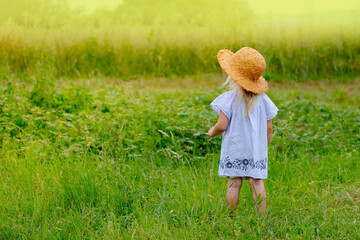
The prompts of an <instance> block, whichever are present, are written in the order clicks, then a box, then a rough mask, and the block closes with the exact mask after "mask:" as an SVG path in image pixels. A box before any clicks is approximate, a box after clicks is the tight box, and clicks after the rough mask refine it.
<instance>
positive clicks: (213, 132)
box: [206, 110, 229, 137]
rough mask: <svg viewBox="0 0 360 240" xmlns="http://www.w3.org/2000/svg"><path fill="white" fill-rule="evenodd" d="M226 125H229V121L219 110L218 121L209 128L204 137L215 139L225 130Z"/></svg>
mask: <svg viewBox="0 0 360 240" xmlns="http://www.w3.org/2000/svg"><path fill="white" fill-rule="evenodd" d="M228 124H229V119H228V118H227V117H226V115H225V114H224V113H223V112H222V111H221V110H220V115H219V119H218V121H217V123H216V124H215V126H213V127H212V128H210V130H209V131H208V132H207V133H206V136H209V137H216V136H218V135H220V134H221V133H223V132H224V131H225V130H226V129H227V127H228Z"/></svg>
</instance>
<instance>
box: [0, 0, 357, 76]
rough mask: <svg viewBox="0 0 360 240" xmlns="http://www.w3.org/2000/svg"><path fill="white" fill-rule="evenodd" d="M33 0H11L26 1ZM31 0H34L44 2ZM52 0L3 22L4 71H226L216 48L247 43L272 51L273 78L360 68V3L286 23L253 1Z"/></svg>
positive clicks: (0, 61)
mask: <svg viewBox="0 0 360 240" xmlns="http://www.w3.org/2000/svg"><path fill="white" fill-rule="evenodd" d="M29 1H30V0H26V1H24V0H14V1H12V2H13V3H12V4H13V5H14V6H27V5H26V4H25V3H27V4H30V3H29ZM32 1H35V3H36V4H33V5H34V6H36V5H37V4H40V3H41V2H43V1H40V0H32ZM19 2H20V3H22V2H24V5H21V4H19ZM45 2H47V1H45ZM45 2H44V3H43V4H45ZM47 4H48V5H49V6H48V5H46V4H45V5H44V6H45V7H42V8H39V9H45V10H46V11H45V10H44V11H45V13H43V14H42V13H41V11H40V10H39V11H40V13H36V14H35V13H34V16H37V17H33V18H32V16H33V15H32V14H31V15H26V14H25V13H24V11H25V10H24V11H22V10H21V9H19V11H18V12H17V14H19V16H13V17H12V18H11V19H10V20H7V21H2V23H1V24H0V70H1V71H0V74H1V75H0V78H4V77H6V78H8V77H9V75H10V76H15V77H17V78H22V79H25V80H27V81H31V79H34V78H36V77H37V76H38V74H39V66H42V65H45V64H47V65H49V67H48V68H47V69H49V72H48V73H49V74H50V75H55V77H67V78H76V77H93V76H108V77H120V78H125V79H127V78H133V77H146V78H148V77H154V76H156V77H172V76H186V75H196V74H202V73H219V72H221V69H220V67H219V66H218V64H217V60H216V54H217V52H218V51H219V50H220V49H223V48H228V49H230V50H232V51H236V50H238V49H239V48H241V47H243V46H251V47H253V48H256V49H257V50H259V51H260V52H261V53H262V54H263V55H264V57H265V59H266V61H267V70H266V72H265V77H266V78H267V79H288V78H291V79H296V80H304V79H305V80H306V79H309V78H315V79H319V78H353V77H354V76H358V75H359V69H360V65H359V63H360V59H359V56H360V45H359V41H358V39H359V36H360V30H359V28H358V25H359V21H360V19H359V16H360V15H359V14H358V13H357V12H354V13H352V14H353V17H352V18H350V17H349V18H350V19H351V20H348V21H345V22H339V23H337V24H332V25H331V27H330V26H329V25H330V24H329V23H326V22H325V23H319V22H316V21H315V20H314V21H310V20H309V21H308V22H307V23H305V24H303V25H301V24H300V25H296V24H295V25H292V26H291V25H290V26H288V25H286V22H287V21H288V19H284V20H282V21H275V22H273V21H271V19H266V20H260V18H259V16H256V15H255V14H254V13H253V12H252V11H251V9H250V8H249V6H248V5H247V4H246V2H243V1H236V0H231V1H220V0H212V1H211V4H210V3H209V1H208V0H201V1H195V2H194V1H179V0H176V1H163V0H156V1H151V4H149V3H148V1H143V0H136V1H135V0H134V1H125V2H124V3H123V4H121V5H119V7H118V8H116V9H114V10H102V11H97V12H95V13H93V14H90V15H85V14H83V15H78V14H76V12H73V11H71V10H69V9H68V8H66V6H57V5H56V4H55V2H53V1H50V2H48V3H47ZM13 5H11V6H13ZM41 6H42V5H41ZM19 8H20V7H19ZM0 9H1V8H0ZM4 9H6V8H4ZM37 9H38V8H37ZM29 11H30V10H29ZM4 16H7V15H6V14H4ZM24 16H26V18H25V17H24ZM332 17H333V18H336V16H334V15H332ZM2 69H7V70H6V71H2ZM50 69H51V71H50Z"/></svg>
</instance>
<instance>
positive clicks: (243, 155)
mask: <svg viewBox="0 0 360 240" xmlns="http://www.w3.org/2000/svg"><path fill="white" fill-rule="evenodd" d="M217 58H218V61H219V64H220V66H221V67H222V69H223V70H224V71H225V72H226V73H227V74H228V76H229V77H228V79H227V81H226V82H225V85H228V86H229V87H230V91H229V92H225V93H223V94H221V95H220V96H218V97H217V98H216V99H215V100H214V101H213V102H212V103H211V104H210V106H211V108H212V109H213V110H214V111H215V112H216V113H217V114H218V115H219V119H218V121H217V123H216V124H215V126H213V127H212V128H210V130H209V131H208V132H207V133H206V135H207V136H209V137H215V136H217V135H220V134H222V144H221V156H220V164H219V172H218V173H219V176H221V177H227V178H228V190H227V193H226V200H227V207H228V209H230V210H231V215H230V216H231V217H232V214H233V211H234V210H235V209H236V208H237V205H238V202H239V193H240V189H241V186H242V184H243V180H245V179H247V180H249V183H250V186H251V189H252V197H253V200H254V202H255V207H256V208H257V210H258V212H259V214H260V215H264V213H265V209H266V192H265V186H264V179H266V178H267V177H268V146H269V145H270V142H271V135H272V120H271V119H273V118H274V117H275V116H276V115H277V111H278V109H277V107H276V106H275V104H274V103H273V102H272V101H271V100H270V98H269V97H268V96H267V95H266V94H265V93H264V92H265V91H266V90H267V89H268V87H267V82H266V81H265V79H264V78H263V77H262V76H261V75H262V73H263V72H264V70H265V68H266V63H265V59H264V57H263V56H262V55H261V54H260V53H259V52H257V51H256V50H255V49H252V48H249V47H244V48H241V49H240V50H239V51H237V52H236V53H232V52H231V51H229V50H221V51H219V53H218V56H217Z"/></svg>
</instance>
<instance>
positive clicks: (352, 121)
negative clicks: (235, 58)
mask: <svg viewBox="0 0 360 240" xmlns="http://www.w3.org/2000/svg"><path fill="white" fill-rule="evenodd" d="M40 83H44V81H43V80H42V79H39V80H38V83H37V84H38V85H35V86H34V87H33V88H32V89H29V88H26V87H24V85H17V84H16V83H14V82H10V81H9V82H8V85H6V86H4V87H3V88H2V89H1V94H0V113H1V114H0V156H1V157H0V158H1V161H0V183H1V193H0V202H1V204H0V213H1V214H0V216H1V217H0V238H1V239H18V238H19V239H20V238H21V239H22V238H25V239H28V238H35V239H38V238H42V239H55V238H66V239H80V238H90V239H97V238H104V239H115V238H141V239H149V238H171V239H174V238H175V239H184V238H185V239H188V238H190V239H193V238H198V239H204V238H206V239H209V238H210V239H212V238H220V239H225V238H247V239H259V238H262V239H294V238H318V239H334V238H339V239H340V238H343V239H355V238H359V237H360V232H359V228H356V225H357V223H358V221H359V220H360V219H359V203H360V195H359V194H360V192H359V188H360V185H359V182H358V176H359V173H360V172H359V169H360V167H359V162H358V159H359V157H360V154H359V153H360V149H359V146H360V135H359V131H358V129H359V128H360V118H359V108H358V105H357V104H355V105H354V104H351V103H352V102H351V101H350V100H349V101H347V100H346V99H348V98H349V99H350V98H352V99H353V97H352V96H349V95H346V94H340V95H339V93H338V92H339V90H335V91H333V92H332V93H331V92H330V93H331V94H332V95H331V94H330V96H329V101H327V102H323V101H322V100H319V99H317V96H318V95H317V94H315V92H313V93H314V94H309V92H304V91H300V90H298V89H295V88H294V87H293V86H292V87H291V88H289V89H286V90H283V91H277V92H269V93H268V94H269V96H270V97H271V98H272V99H273V101H274V102H275V103H276V105H277V106H278V107H279V109H280V110H279V114H278V117H277V118H276V119H275V120H274V137H273V142H272V144H271V146H270V155H269V159H270V161H269V179H268V180H267V181H266V187H267V191H268V209H267V212H266V215H265V216H264V217H263V218H259V217H257V216H256V214H255V213H254V211H253V204H252V200H251V194H250V189H249V187H248V185H247V184H245V185H244V187H243V190H242V193H241V198H240V208H239V211H238V216H237V217H235V219H234V220H233V221H232V220H230V219H229V218H228V212H227V211H226V205H225V198H224V197H225V192H226V181H225V180H224V179H222V178H219V177H218V176H217V174H216V173H217V169H218V161H219V150H220V141H221V140H220V138H217V139H214V140H212V141H209V139H208V138H206V137H205V136H204V133H205V132H206V131H207V129H208V128H209V127H210V126H211V124H212V123H214V122H215V121H216V114H214V113H213V112H211V110H210V109H209V106H208V105H209V103H210V102H211V101H212V100H213V99H214V98H215V97H216V96H217V95H218V94H220V93H221V92H222V91H223V89H218V90H216V91H210V89H209V88H208V87H202V88H198V89H196V90H181V89H180V90H178V91H165V92H164V91H160V90H152V91H149V90H146V89H132V88H130V87H126V86H121V87H114V86H104V87H101V88H97V89H96V90H92V89H89V88H86V87H83V86H76V85H72V86H68V87H62V88H59V87H57V86H55V85H56V83H55V82H54V83H52V85H51V84H50V85H46V86H45V85H43V84H40ZM41 86H43V87H41ZM52 86H53V87H52ZM336 88H338V87H337V86H335V87H334V89H336ZM49 89H50V90H51V94H45V93H44V92H45V91H48V90H49ZM327 91H329V89H327ZM330 91H331V89H330ZM327 93H328V92H327ZM35 96H42V98H41V99H42V100H41V101H40V100H39V98H37V97H35ZM333 96H341V98H342V100H341V99H340V100H339V99H338V98H335V97H333ZM358 100H359V99H358Z"/></svg>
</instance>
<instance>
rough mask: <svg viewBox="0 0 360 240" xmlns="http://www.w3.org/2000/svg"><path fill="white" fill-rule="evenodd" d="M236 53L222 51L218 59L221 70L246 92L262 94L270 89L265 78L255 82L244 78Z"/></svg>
mask: <svg viewBox="0 0 360 240" xmlns="http://www.w3.org/2000/svg"><path fill="white" fill-rule="evenodd" d="M234 55H235V54H234V53H233V52H231V51H230V50H227V49H223V50H220V51H219V53H218V55H217V59H218V62H219V64H220V66H221V68H222V69H223V70H224V71H225V72H226V73H227V74H228V75H229V76H230V77H231V79H232V80H234V82H236V83H238V84H240V86H241V87H243V88H244V89H245V90H247V91H250V92H253V93H256V94H260V93H263V92H265V91H266V90H267V89H268V86H267V82H266V80H265V78H263V77H262V76H260V77H259V78H258V79H257V80H256V81H253V80H252V79H250V78H249V77H247V76H243V75H242V74H241V72H240V70H239V67H238V66H237V65H236V63H235V57H234Z"/></svg>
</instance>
